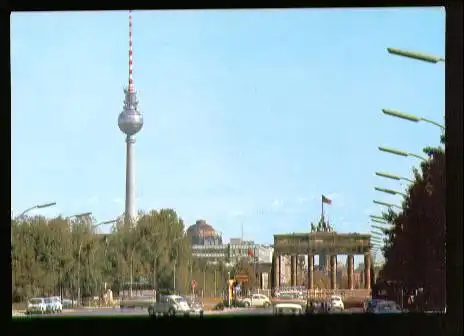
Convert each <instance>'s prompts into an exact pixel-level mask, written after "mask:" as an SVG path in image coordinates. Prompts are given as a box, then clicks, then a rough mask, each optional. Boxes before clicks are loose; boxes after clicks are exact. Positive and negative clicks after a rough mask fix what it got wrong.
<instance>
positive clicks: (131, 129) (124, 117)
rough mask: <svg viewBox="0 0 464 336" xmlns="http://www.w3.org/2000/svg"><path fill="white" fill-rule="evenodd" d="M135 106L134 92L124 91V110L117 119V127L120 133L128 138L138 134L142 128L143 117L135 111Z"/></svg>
mask: <svg viewBox="0 0 464 336" xmlns="http://www.w3.org/2000/svg"><path fill="white" fill-rule="evenodd" d="M137 105H138V102H137V99H136V97H135V92H128V91H126V99H125V101H124V108H123V110H122V112H121V113H120V114H119V117H118V126H119V129H120V130H121V132H123V133H125V134H126V135H129V136H130V135H134V134H135V133H137V132H139V131H140V130H141V129H142V126H143V117H142V114H141V113H140V112H139V111H138V110H137Z"/></svg>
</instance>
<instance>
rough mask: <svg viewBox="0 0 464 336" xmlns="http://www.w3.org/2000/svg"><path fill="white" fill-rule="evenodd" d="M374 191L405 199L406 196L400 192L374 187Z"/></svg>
mask: <svg viewBox="0 0 464 336" xmlns="http://www.w3.org/2000/svg"><path fill="white" fill-rule="evenodd" d="M374 189H375V190H377V191H380V192H383V193H387V194H390V195H401V196H404V197H407V195H406V194H405V193H402V192H400V191H396V190H392V189H386V188H379V187H374Z"/></svg>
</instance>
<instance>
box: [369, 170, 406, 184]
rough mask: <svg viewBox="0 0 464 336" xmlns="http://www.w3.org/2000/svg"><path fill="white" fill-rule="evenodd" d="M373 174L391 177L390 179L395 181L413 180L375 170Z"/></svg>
mask: <svg viewBox="0 0 464 336" xmlns="http://www.w3.org/2000/svg"><path fill="white" fill-rule="evenodd" d="M375 175H377V176H380V177H385V178H389V179H392V180H397V181H400V180H403V181H408V182H410V183H414V181H413V180H411V179H408V178H407V177H401V176H396V175H393V174H388V173H381V172H375Z"/></svg>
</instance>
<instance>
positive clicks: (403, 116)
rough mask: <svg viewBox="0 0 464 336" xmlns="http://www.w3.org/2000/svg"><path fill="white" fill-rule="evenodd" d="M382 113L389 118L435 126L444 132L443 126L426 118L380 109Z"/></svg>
mask: <svg viewBox="0 0 464 336" xmlns="http://www.w3.org/2000/svg"><path fill="white" fill-rule="evenodd" d="M382 112H383V113H384V114H386V115H389V116H392V117H395V118H400V119H404V120H408V121H413V122H419V121H423V122H426V123H429V124H432V125H435V126H437V127H440V128H441V130H442V131H444V130H445V126H443V125H442V124H439V123H437V122H436V121H433V120H430V119H427V118H423V117H417V116H415V115H412V114H407V113H404V112H399V111H395V110H392V109H382Z"/></svg>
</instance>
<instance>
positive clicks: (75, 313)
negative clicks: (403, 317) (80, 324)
mask: <svg viewBox="0 0 464 336" xmlns="http://www.w3.org/2000/svg"><path fill="white" fill-rule="evenodd" d="M345 313H348V314H350V313H362V309H357V308H353V309H347V310H346V311H345ZM271 314H272V308H266V309H264V308H234V309H225V310H223V311H205V313H204V315H205V316H231V315H242V316H249V315H271ZM16 316H26V315H25V314H19V315H16ZM30 316H42V317H45V318H46V317H81V316H89V317H91V316H92V317H93V316H113V317H116V316H148V312H147V310H146V309H130V308H127V309H119V308H116V309H115V308H106V309H105V308H101V309H92V308H82V309H75V310H68V311H66V310H65V311H63V313H61V314H47V315H39V314H38V315H30Z"/></svg>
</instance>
